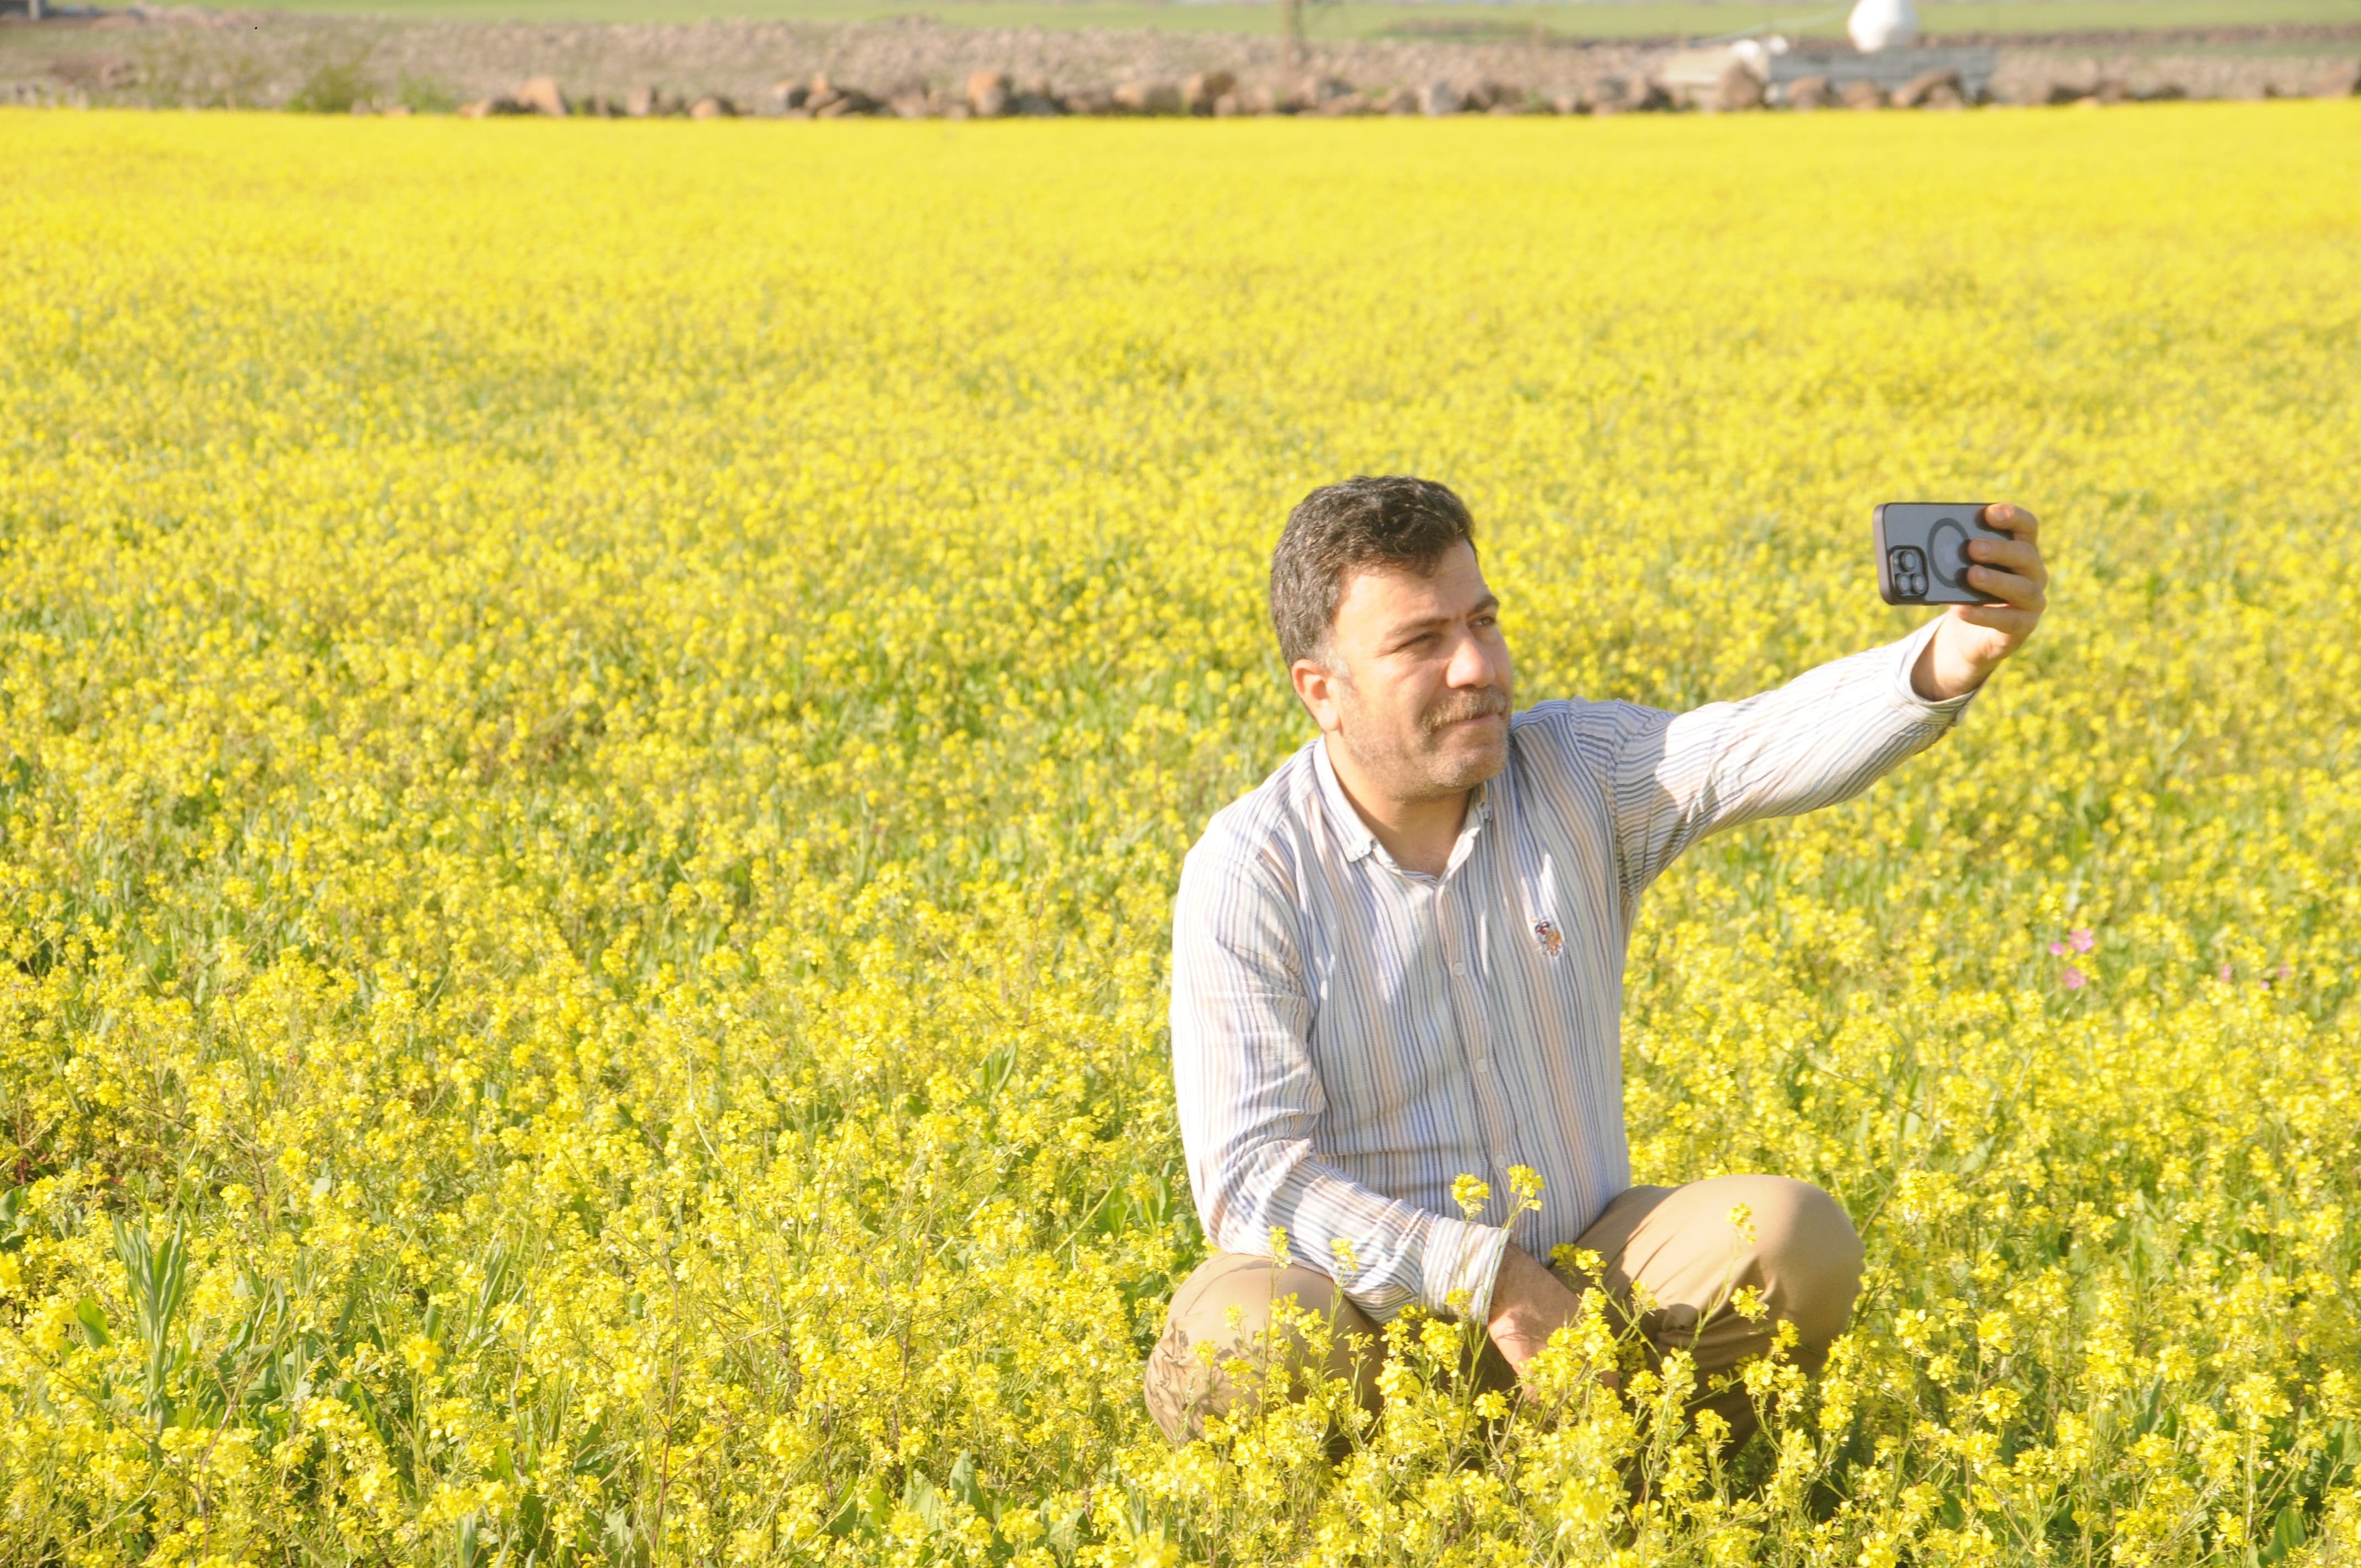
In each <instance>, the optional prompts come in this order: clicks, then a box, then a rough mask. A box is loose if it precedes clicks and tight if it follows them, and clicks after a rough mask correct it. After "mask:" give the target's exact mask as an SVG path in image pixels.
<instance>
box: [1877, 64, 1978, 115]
mask: <svg viewBox="0 0 2361 1568" xmlns="http://www.w3.org/2000/svg"><path fill="white" fill-rule="evenodd" d="M1937 93H1949V94H1950V97H1951V104H1952V106H1953V107H1957V106H1958V105H1959V104H1964V103H1966V102H1967V95H1966V93H1964V92H1962V91H1961V90H1960V73H1959V72H1958V71H1920V72H1919V73H1918V74H1917V75H1916V76H1914V77H1912V78H1911V79H1910V80H1909V81H1907V82H1904V83H1903V84H1902V85H1901V86H1899V87H1897V88H1895V89H1894V107H1895V108H1897V109H1923V108H1927V107H1929V106H1930V105H1929V103H1928V100H1929V99H1931V98H1933V97H1934V96H1935V94H1937Z"/></svg>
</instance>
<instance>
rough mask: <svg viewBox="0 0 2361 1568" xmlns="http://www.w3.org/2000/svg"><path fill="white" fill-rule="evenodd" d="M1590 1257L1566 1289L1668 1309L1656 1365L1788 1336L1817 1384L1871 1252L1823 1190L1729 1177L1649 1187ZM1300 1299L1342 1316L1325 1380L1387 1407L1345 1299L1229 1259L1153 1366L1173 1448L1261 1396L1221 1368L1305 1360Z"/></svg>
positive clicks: (1300, 1272)
mask: <svg viewBox="0 0 2361 1568" xmlns="http://www.w3.org/2000/svg"><path fill="white" fill-rule="evenodd" d="M1741 1203H1743V1204H1744V1205H1746V1207H1747V1208H1748V1210H1749V1211H1751V1212H1752V1224H1753V1230H1754V1239H1753V1241H1752V1243H1748V1242H1745V1241H1744V1240H1742V1239H1741V1237H1740V1235H1739V1234H1738V1233H1737V1232H1736V1231H1735V1230H1734V1229H1733V1228H1732V1227H1731V1225H1730V1211H1731V1210H1732V1209H1733V1208H1735V1207H1736V1206H1737V1205H1739V1204H1741ZM1575 1245H1576V1246H1577V1247H1579V1248H1582V1249H1585V1250H1587V1251H1590V1252H1595V1253H1597V1254H1598V1255H1599V1257H1600V1259H1601V1261H1602V1267H1601V1277H1599V1278H1598V1280H1596V1281H1593V1280H1588V1279H1583V1278H1578V1277H1570V1276H1567V1275H1565V1274H1564V1273H1561V1275H1560V1277H1562V1278H1565V1281H1566V1283H1567V1284H1568V1285H1569V1286H1571V1287H1573V1288H1575V1289H1576V1291H1577V1292H1579V1291H1580V1290H1582V1289H1584V1288H1587V1287H1588V1286H1589V1285H1591V1284H1594V1283H1596V1284H1598V1285H1602V1286H1604V1287H1605V1288H1606V1289H1607V1291H1608V1292H1609V1295H1610V1296H1611V1297H1613V1298H1614V1299H1617V1300H1619V1301H1621V1302H1624V1303H1627V1304H1629V1303H1633V1302H1635V1301H1636V1299H1638V1298H1639V1297H1640V1296H1641V1295H1642V1294H1644V1295H1645V1297H1646V1298H1647V1299H1648V1300H1649V1301H1651V1302H1652V1303H1653V1305H1652V1306H1650V1307H1649V1308H1648V1309H1647V1310H1644V1311H1642V1312H1641V1314H1640V1316H1639V1320H1638V1321H1639V1329H1640V1332H1641V1334H1642V1337H1643V1338H1645V1339H1646V1341H1647V1343H1648V1344H1649V1346H1650V1349H1651V1351H1652V1352H1653V1354H1655V1355H1656V1356H1658V1357H1661V1356H1663V1355H1664V1354H1669V1353H1670V1352H1672V1351H1675V1350H1686V1351H1687V1352H1688V1353H1689V1354H1690V1355H1691V1356H1692V1357H1694V1358H1695V1360H1696V1363H1697V1373H1698V1376H1699V1377H1700V1378H1701V1379H1702V1378H1707V1377H1710V1376H1713V1375H1714V1374H1715V1373H1718V1372H1727V1371H1729V1370H1730V1368H1732V1367H1734V1366H1736V1365H1739V1364H1740V1363H1741V1362H1742V1361H1744V1360H1746V1359H1747V1358H1748V1357H1750V1356H1752V1355H1757V1354H1761V1353H1763V1351H1765V1350H1767V1349H1769V1348H1770V1346H1771V1343H1772V1336H1773V1332H1775V1325H1776V1324H1777V1323H1778V1322H1779V1321H1790V1322H1793V1323H1794V1324H1795V1330H1796V1336H1797V1341H1796V1345H1795V1361H1796V1363H1797V1364H1798V1365H1801V1366H1803V1367H1804V1368H1805V1370H1806V1371H1813V1372H1817V1370H1819V1368H1820V1366H1821V1365H1822V1363H1823V1362H1825V1361H1826V1359H1827V1356H1828V1345H1829V1344H1830V1343H1831V1342H1833V1341H1834V1340H1835V1339H1836V1337H1837V1335H1838V1334H1839V1333H1841V1332H1843V1331H1844V1325H1845V1319H1846V1316H1847V1314H1849V1313H1850V1311H1851V1310H1852V1302H1853V1297H1854V1296H1855V1295H1856V1294H1857V1293H1858V1292H1859V1290H1860V1288H1861V1238H1860V1237H1859V1236H1858V1235H1857V1234H1854V1232H1853V1228H1852V1222H1851V1221H1850V1220H1849V1219H1848V1218H1846V1216H1845V1212H1844V1210H1843V1209H1842V1208H1840V1207H1839V1205H1838V1204H1837V1202H1836V1201H1835V1200H1834V1199H1832V1198H1830V1197H1829V1196H1828V1194H1827V1193H1825V1192H1823V1191H1821V1190H1819V1189H1818V1188H1817V1187H1814V1186H1812V1185H1811V1184H1810V1183H1809V1182H1804V1181H1796V1180H1793V1179H1789V1178H1786V1177H1783V1176H1717V1177H1710V1178H1708V1179H1705V1180H1703V1181H1692V1182H1689V1183H1687V1184H1686V1186H1681V1187H1634V1188H1632V1189H1631V1190H1629V1191H1627V1192H1625V1193H1623V1194H1622V1195H1620V1197H1618V1198H1617V1199H1616V1200H1615V1201H1613V1202H1611V1203H1609V1205H1608V1206H1607V1210H1606V1212H1604V1213H1603V1214H1601V1215H1600V1216H1599V1217H1598V1220H1597V1221H1596V1222H1595V1223H1593V1224H1592V1225H1591V1227H1590V1228H1589V1229H1588V1230H1587V1231H1585V1232H1584V1233H1583V1234H1582V1235H1581V1237H1580V1239H1579V1240H1577V1241H1576V1244H1575ZM1750 1286H1752V1288H1754V1289H1755V1291H1756V1292H1758V1293H1759V1295H1760V1297H1761V1299H1762V1300H1763V1304H1764V1305H1765V1306H1766V1307H1768V1308H1769V1309H1770V1312H1769V1314H1768V1316H1767V1317H1765V1318H1764V1319H1763V1320H1762V1321H1749V1320H1748V1319H1747V1318H1746V1317H1745V1316H1744V1315H1743V1314H1741V1313H1740V1312H1738V1311H1737V1310H1734V1309H1733V1308H1732V1307H1731V1306H1730V1299H1731V1298H1732V1297H1733V1296H1735V1295H1736V1294H1737V1293H1738V1292H1739V1291H1741V1290H1742V1289H1744V1288H1747V1287H1750ZM1290 1295H1292V1296H1293V1297H1295V1299H1296V1302H1297V1305H1298V1307H1299V1308H1309V1309H1312V1310H1318V1311H1321V1312H1323V1314H1326V1315H1329V1317H1330V1321H1331V1323H1332V1325H1333V1332H1332V1333H1331V1335H1330V1343H1329V1347H1328V1351H1327V1354H1326V1357H1325V1365H1324V1366H1323V1369H1322V1370H1323V1372H1324V1373H1325V1374H1326V1375H1327V1376H1332V1377H1349V1378H1351V1379H1352V1382H1353V1386H1354V1389H1355V1392H1356V1396H1357V1397H1358V1398H1360V1401H1361V1403H1362V1406H1363V1407H1364V1408H1365V1409H1369V1410H1372V1411H1374V1410H1376V1409H1378V1406H1379V1404H1380V1399H1379V1396H1378V1387H1377V1374H1378V1360H1379V1357H1380V1355H1381V1354H1382V1351H1381V1349H1380V1347H1379V1345H1378V1332H1379V1331H1378V1324H1377V1323H1376V1322H1375V1321H1373V1320H1372V1319H1371V1318H1370V1317H1369V1316H1368V1315H1367V1313H1365V1312H1363V1311H1362V1310H1360V1309H1359V1308H1358V1307H1356V1306H1355V1305H1353V1303H1352V1302H1350V1301H1348V1300H1346V1299H1344V1298H1343V1297H1342V1296H1340V1295H1338V1294H1337V1293H1336V1287H1335V1282H1334V1280H1333V1279H1331V1278H1330V1277H1328V1276H1327V1275H1325V1274H1323V1273H1321V1272H1320V1271H1318V1270H1317V1269H1313V1268H1309V1267H1306V1266H1303V1265H1301V1264H1291V1265H1290V1266H1287V1267H1285V1268H1279V1267H1274V1266H1273V1265H1272V1262H1271V1260H1270V1259H1269V1258H1267V1257H1256V1256H1253V1255H1248V1254H1244V1253H1216V1254H1215V1255H1213V1256H1212V1257H1210V1258H1208V1259H1206V1260H1205V1262H1204V1263H1203V1264H1202V1265H1200V1266H1198V1268H1197V1270H1196V1272H1194V1273H1193V1274H1191V1275H1190V1277H1188V1279H1187V1280H1185V1281H1184V1282H1183V1283H1182V1284H1181V1287H1180V1289H1179V1290H1177V1291H1175V1292H1174V1293H1173V1296H1172V1304H1171V1307H1170V1311H1169V1313H1168V1315H1167V1317H1166V1321H1165V1331H1164V1336H1163V1338H1162V1339H1160V1340H1159V1341H1158V1342H1157V1345H1156V1348H1155V1350H1154V1351H1153V1352H1151V1353H1150V1354H1149V1355H1148V1375H1147V1394H1148V1412H1149V1413H1150V1414H1151V1415H1153V1416H1154V1417H1155V1418H1156V1423H1157V1425H1158V1426H1159V1427H1161V1428H1162V1429H1163V1431H1164V1434H1165V1435H1166V1436H1167V1437H1169V1438H1170V1439H1172V1441H1174V1442H1186V1441H1188V1440H1189V1439H1190V1438H1191V1437H1195V1436H1199V1435H1201V1434H1202V1431H1203V1430H1204V1420H1205V1418H1206V1417H1207V1416H1209V1415H1224V1414H1227V1413H1228V1412H1229V1411H1230V1410H1231V1409H1234V1408H1235V1406H1236V1405H1237V1404H1238V1402H1239V1401H1240V1399H1241V1398H1246V1397H1250V1396H1251V1390H1249V1389H1244V1388H1241V1387H1240V1386H1239V1385H1238V1384H1237V1383H1236V1382H1235V1380H1234V1379H1233V1378H1232V1377H1231V1376H1229V1374H1228V1373H1227V1372H1226V1371H1225V1370H1224V1368H1223V1366H1222V1365H1221V1364H1222V1363H1224V1362H1225V1361H1230V1360H1234V1359H1235V1358H1238V1357H1245V1358H1246V1359H1247V1360H1249V1361H1253V1362H1256V1363H1257V1365H1259V1364H1261V1362H1262V1358H1263V1357H1264V1356H1265V1355H1266V1354H1268V1356H1269V1357H1270V1358H1271V1361H1272V1363H1274V1364H1277V1365H1281V1366H1282V1367H1283V1366H1284V1365H1285V1364H1287V1363H1288V1362H1289V1361H1290V1360H1293V1361H1296V1362H1299V1363H1300V1362H1301V1361H1302V1360H1304V1359H1306V1352H1307V1349H1308V1347H1306V1346H1305V1345H1304V1344H1303V1343H1302V1341H1301V1337H1300V1336H1299V1335H1295V1334H1294V1333H1292V1332H1290V1331H1282V1332H1281V1333H1280V1334H1279V1336H1277V1337H1276V1338H1275V1339H1274V1338H1273V1337H1272V1336H1271V1334H1270V1326H1271V1309H1272V1305H1273V1303H1274V1302H1276V1301H1278V1300H1279V1299H1282V1298H1284V1297H1287V1296H1290ZM1233 1309H1235V1317H1234V1316H1233V1311H1232V1310H1233ZM1356 1336H1366V1340H1365V1343H1366V1349H1365V1350H1364V1351H1363V1353H1362V1354H1359V1355H1358V1356H1357V1357H1356V1354H1355V1353H1354V1351H1353V1349H1352V1347H1351V1341H1352V1339H1353V1338H1354V1337H1356ZM1204 1340H1211V1341H1212V1342H1213V1347H1214V1354H1213V1365H1210V1366H1209V1365H1207V1364H1206V1362H1205V1361H1204V1359H1202V1354H1201V1353H1200V1352H1198V1350H1197V1349H1196V1346H1197V1344H1198V1343H1199V1342H1201V1341H1204ZM1485 1351H1486V1353H1487V1354H1488V1355H1489V1357H1490V1360H1491V1364H1492V1365H1490V1366H1489V1367H1487V1366H1485V1365H1481V1364H1479V1365H1478V1367H1477V1376H1478V1377H1479V1378H1481V1379H1485V1380H1487V1381H1491V1380H1501V1381H1505V1380H1506V1378H1507V1374H1508V1368H1507V1366H1506V1365H1505V1364H1504V1363H1501V1362H1500V1361H1499V1355H1498V1353H1497V1352H1493V1351H1491V1349H1490V1346H1489V1345H1488V1344H1487V1345H1486V1346H1485ZM1280 1380H1281V1377H1280V1376H1274V1377H1273V1378H1272V1379H1271V1381H1272V1382H1273V1383H1277V1382H1279V1381H1280ZM1286 1381H1288V1382H1289V1384H1290V1397H1296V1395H1297V1394H1299V1393H1300V1387H1299V1386H1298V1384H1297V1381H1296V1380H1295V1379H1293V1378H1288V1379H1286ZM1698 1405H1699V1408H1702V1409H1711V1410H1714V1411H1715V1412H1716V1413H1718V1414H1719V1415H1720V1417H1721V1418H1722V1419H1723V1420H1726V1421H1728V1422H1729V1423H1730V1432H1731V1439H1732V1442H1743V1441H1744V1440H1745V1439H1746V1437H1747V1436H1748V1435H1749V1434H1750V1433H1752V1431H1753V1430H1754V1424H1755V1419H1754V1410H1753V1407H1752V1403H1751V1402H1750V1401H1749V1400H1748V1398H1747V1397H1746V1392H1745V1390H1744V1389H1743V1388H1733V1389H1730V1390H1726V1391H1725V1392H1723V1393H1721V1394H1719V1395H1715V1396H1711V1397H1709V1398H1704V1399H1701V1400H1699V1401H1698Z"/></svg>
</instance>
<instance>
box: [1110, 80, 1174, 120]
mask: <svg viewBox="0 0 2361 1568" xmlns="http://www.w3.org/2000/svg"><path fill="white" fill-rule="evenodd" d="M1115 107H1116V108H1118V109H1122V110H1125V111H1126V112H1127V113H1130V114H1134V115H1177V114H1179V113H1180V85H1179V84H1178V83H1177V82H1124V83H1123V84H1122V85H1121V86H1119V87H1117V88H1116V89H1115Z"/></svg>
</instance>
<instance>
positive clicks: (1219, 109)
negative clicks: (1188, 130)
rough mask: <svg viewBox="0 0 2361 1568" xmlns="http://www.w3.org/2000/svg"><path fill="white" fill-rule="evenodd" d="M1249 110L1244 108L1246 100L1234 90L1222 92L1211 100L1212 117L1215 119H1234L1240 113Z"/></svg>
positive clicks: (1245, 112)
mask: <svg viewBox="0 0 2361 1568" xmlns="http://www.w3.org/2000/svg"><path fill="white" fill-rule="evenodd" d="M1250 112H1251V111H1249V110H1248V109H1247V108H1246V100H1245V99H1244V98H1241V97H1239V96H1238V94H1237V93H1235V92H1229V93H1223V94H1222V95H1221V96H1220V97H1218V98H1216V99H1214V100H1213V117H1214V118H1215V119H1217V120H1228V119H1235V118H1236V117H1237V116H1238V115H1244V114H1247V113H1250Z"/></svg>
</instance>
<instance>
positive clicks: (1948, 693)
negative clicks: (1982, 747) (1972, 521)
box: [1910, 501, 2049, 702]
mask: <svg viewBox="0 0 2361 1568" xmlns="http://www.w3.org/2000/svg"><path fill="white" fill-rule="evenodd" d="M1979 521H1982V524H1983V526H1984V527H1985V528H1986V529H1995V530H1999V531H2000V532H2004V533H2005V534H2006V535H2007V537H2006V538H1993V537H1990V536H1989V535H1984V534H1980V535H1978V536H1977V537H1974V538H1971V539H1969V540H1967V541H1966V543H1965V545H1964V546H1963V548H1964V551H1965V554H1966V555H1967V558H1968V561H1969V563H1970V565H1968V567H1967V569H1966V570H1965V571H1964V572H1963V573H1961V574H1960V581H1961V582H1962V583H1963V584H1964V585H1965V586H1966V587H1971V588H1973V589H1974V590H1975V591H1976V592H1978V593H1980V594H1982V595H1983V596H1984V597H1985V598H1987V599H1989V600H1991V601H1993V602H1990V603H1986V604H1955V605H1953V606H1951V608H1950V609H1948V610H1946V611H1945V612H1944V614H1943V619H1942V620H1941V622H1940V623H1939V624H1938V626H1937V628H1936V631H1935V635H1934V636H1933V637H1931V638H1929V639H1927V647H1926V649H1925V651H1924V652H1921V653H1920V654H1919V655H1918V662H1917V663H1916V664H1914V665H1912V666H1911V669H1910V685H1911V687H1912V689H1914V690H1915V691H1916V692H1917V694H1918V695H1919V696H1922V697H1924V698H1926V699H1927V701H1928V702H1942V701H1945V700H1947V699H1949V698H1951V697H1955V696H1966V695H1967V694H1968V693H1970V692H1971V691H1973V690H1975V689H1976V688H1977V687H1978V686H1981V685H1983V684H1984V681H1985V679H1986V678H1987V677H1988V676H1990V675H1991V674H1992V673H1993V670H1995V669H1997V668H1999V667H2000V663H2001V661H2002V660H2004V659H2005V658H2007V657H2008V656H2009V655H2010V654H2011V653H2014V652H2016V650H2017V647H2018V645H2019V644H2021V643H2022V642H2024V641H2025V640H2026V638H2028V637H2030V636H2032V635H2033V629H2034V628H2035V627H2037V626H2038V625H2040V624H2041V612H2042V610H2043V609H2045V608H2047V606H2048V602H2049V599H2048V589H2049V568H2048V566H2046V565H2043V564H2042V560H2041V539H2040V534H2041V522H2040V520H2039V519H2037V518H2036V517H2035V516H2034V515H2033V514H2032V513H2031V512H2029V511H2027V510H2025V509H2024V508H2023V507H2020V506H2011V505H2009V504H2008V503H2007V502H2005V501H1995V502H1993V504H1992V505H1990V506H1987V507H1985V508H1984V509H1983V510H1982V513H1981V514H1980V519H1979Z"/></svg>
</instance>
